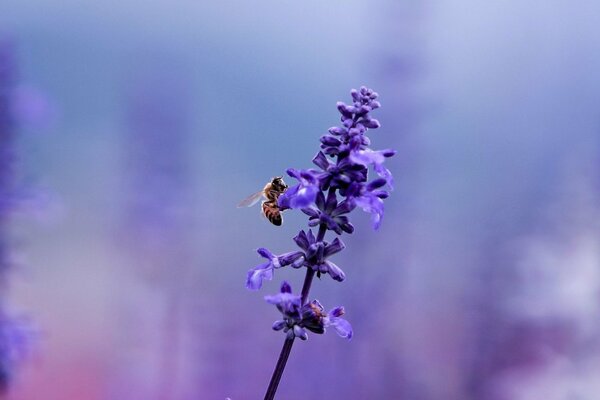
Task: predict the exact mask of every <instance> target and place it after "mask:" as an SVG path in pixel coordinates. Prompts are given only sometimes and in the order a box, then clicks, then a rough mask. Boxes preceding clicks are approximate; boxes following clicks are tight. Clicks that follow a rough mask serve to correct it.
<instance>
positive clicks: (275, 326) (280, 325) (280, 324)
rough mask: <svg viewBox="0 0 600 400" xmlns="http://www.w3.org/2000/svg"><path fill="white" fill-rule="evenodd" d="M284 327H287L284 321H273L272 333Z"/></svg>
mask: <svg viewBox="0 0 600 400" xmlns="http://www.w3.org/2000/svg"><path fill="white" fill-rule="evenodd" d="M286 325H287V323H286V322H285V321H284V320H279V321H275V322H274V323H273V330H274V331H280V330H282V329H283V328H285V326H286Z"/></svg>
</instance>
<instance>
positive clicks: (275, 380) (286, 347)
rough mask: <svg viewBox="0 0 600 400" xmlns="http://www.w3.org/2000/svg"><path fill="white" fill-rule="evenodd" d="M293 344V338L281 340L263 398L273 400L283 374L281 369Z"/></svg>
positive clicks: (283, 367)
mask: <svg viewBox="0 0 600 400" xmlns="http://www.w3.org/2000/svg"><path fill="white" fill-rule="evenodd" d="M293 344H294V338H293V337H292V338H288V337H286V339H285V341H284V342H283V348H282V349H281V353H280V354H279V360H277V365H276V366H275V370H274V371H273V376H272V377H271V382H269V387H268V388H267V393H266V394H265V400H273V399H274V398H275V392H276V391H277V386H279V381H280V380H281V376H282V375H283V370H284V369H285V364H286V363H287V360H288V357H289V356H290V352H291V351H292V345H293Z"/></svg>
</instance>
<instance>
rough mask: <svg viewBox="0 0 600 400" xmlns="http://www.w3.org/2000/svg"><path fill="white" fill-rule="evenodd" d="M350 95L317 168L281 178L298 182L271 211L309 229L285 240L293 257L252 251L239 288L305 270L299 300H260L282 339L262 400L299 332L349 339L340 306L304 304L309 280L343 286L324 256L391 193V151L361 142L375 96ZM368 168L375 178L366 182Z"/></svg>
mask: <svg viewBox="0 0 600 400" xmlns="http://www.w3.org/2000/svg"><path fill="white" fill-rule="evenodd" d="M351 95H352V104H350V105H348V104H344V103H342V102H338V104H337V108H338V111H339V112H340V114H341V122H342V124H341V126H336V127H332V128H330V129H329V131H328V134H326V135H323V136H322V137H321V146H320V147H321V150H320V151H319V152H318V153H317V155H316V156H315V157H314V158H313V163H314V164H315V165H316V166H317V167H319V168H320V169H319V170H316V169H304V170H297V169H293V168H290V169H288V171H287V174H288V175H289V176H290V177H292V178H294V179H296V180H297V181H298V183H297V184H296V185H294V186H292V187H290V188H289V189H288V190H287V191H286V192H285V193H283V194H282V195H281V196H279V199H278V206H279V209H280V210H281V211H283V210H286V209H299V210H301V211H302V212H303V213H304V214H306V215H307V216H308V217H309V218H308V226H309V229H308V230H307V231H305V230H301V231H300V232H299V233H298V235H297V236H296V237H294V238H293V240H294V242H295V243H296V245H297V246H298V247H299V248H300V250H296V251H291V252H288V253H284V254H280V255H275V254H273V253H271V251H269V250H267V249H265V248H260V249H258V250H257V251H258V253H259V254H260V255H261V256H262V257H263V258H265V259H266V261H265V262H264V263H263V264H260V265H258V266H256V267H254V268H252V269H251V270H250V271H248V274H247V279H246V287H247V288H248V289H250V290H258V289H260V288H261V287H262V284H263V281H265V280H272V279H273V276H274V273H275V270H277V269H279V268H283V267H286V266H291V267H292V268H295V269H299V268H303V267H306V275H305V277H304V283H303V285H302V290H301V292H300V295H294V294H292V288H291V286H290V284H289V283H287V282H285V281H284V282H282V284H281V288H280V292H279V293H278V294H276V295H272V296H265V300H266V301H267V302H268V303H270V304H273V305H275V306H276V307H277V309H278V310H279V312H280V313H281V315H282V319H280V320H278V321H276V322H275V323H274V324H273V330H276V331H280V330H281V331H283V332H284V333H285V334H286V338H285V341H284V344H283V347H282V349H281V353H280V355H279V359H278V361H277V364H276V366H275V370H274V371H273V375H272V377H271V381H270V383H269V386H268V388H267V392H266V394H265V400H273V399H274V398H275V394H276V391H277V387H278V386H279V382H280V380H281V377H282V375H283V371H284V369H285V366H286V363H287V360H288V357H289V355H290V352H291V350H292V345H293V343H294V340H295V339H296V338H300V339H301V340H307V339H308V332H307V331H310V332H312V333H316V334H323V333H324V332H325V331H326V329H327V328H333V329H334V330H335V331H336V333H337V334H338V335H339V336H341V337H343V338H346V339H351V338H352V335H353V332H352V327H351V325H350V323H349V322H348V321H347V320H346V319H344V318H342V316H343V315H344V314H345V310H344V308H343V307H335V308H333V309H331V310H330V311H328V312H326V311H325V309H324V307H323V306H322V305H321V303H319V301H318V300H312V301H309V300H308V299H309V293H310V289H311V286H312V283H313V280H314V277H315V275H316V276H317V277H318V278H321V276H322V275H325V274H328V275H329V276H330V277H331V278H332V279H333V280H335V281H338V282H342V281H344V280H345V279H346V274H345V273H344V271H343V270H342V269H341V268H340V267H338V266H337V265H336V264H335V263H333V262H332V261H331V260H330V257H331V256H333V255H334V254H336V253H338V252H340V251H342V250H343V249H344V248H345V247H346V246H345V245H344V243H343V242H342V240H341V239H340V238H338V237H337V236H341V235H342V234H343V233H346V234H351V233H353V232H354V226H353V225H352V224H351V223H350V220H349V218H348V214H349V213H350V212H352V211H353V210H354V209H355V208H357V207H358V208H361V209H363V211H365V212H367V213H369V214H371V220H372V223H373V227H374V228H375V229H378V228H379V226H380V225H381V220H382V218H383V213H384V209H383V200H384V199H386V198H387V197H388V196H389V192H388V190H386V189H384V187H386V186H387V187H388V188H389V190H391V189H392V185H393V179H392V174H391V172H390V171H389V170H388V169H387V168H386V167H384V166H383V163H384V161H385V159H387V158H389V157H392V156H393V155H394V154H395V151H393V150H372V149H370V148H369V145H370V143H371V141H370V139H369V138H368V137H367V136H366V135H365V133H366V132H367V131H368V130H369V129H376V128H378V127H379V121H377V120H376V119H373V118H371V116H370V112H371V111H373V110H375V109H377V108H379V107H380V106H381V105H380V103H379V102H378V101H377V100H376V99H377V97H378V95H377V93H375V92H373V91H372V90H371V89H367V88H366V87H361V88H360V90H354V89H353V90H352V91H351ZM369 169H372V170H373V171H374V172H375V173H376V175H377V177H376V178H375V179H373V180H371V181H369ZM316 226H318V227H319V228H318V232H317V235H316V237H315V235H314V234H313V231H312V229H311V228H313V227H316ZM327 231H332V232H333V233H335V235H337V236H336V237H335V238H334V239H333V240H332V241H331V242H329V241H327V240H325V236H326V233H327Z"/></svg>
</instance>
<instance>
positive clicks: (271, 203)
mask: <svg viewBox="0 0 600 400" xmlns="http://www.w3.org/2000/svg"><path fill="white" fill-rule="evenodd" d="M287 188H288V185H286V184H285V182H284V181H283V176H276V177H275V178H273V179H271V181H270V182H269V183H267V184H266V185H265V187H264V188H263V190H261V191H260V192H256V193H254V194H252V195H250V196H248V197H247V198H245V199H244V200H242V201H241V202H240V204H238V207H251V206H253V205H255V204H256V203H258V201H259V200H260V199H262V198H263V197H264V198H265V200H263V202H262V213H263V215H264V216H265V217H266V218H267V219H268V220H269V221H271V223H272V224H273V225H276V226H280V225H281V224H282V223H283V219H282V217H281V210H280V209H279V206H278V205H277V199H279V196H280V195H281V194H282V193H285V191H286V190H287Z"/></svg>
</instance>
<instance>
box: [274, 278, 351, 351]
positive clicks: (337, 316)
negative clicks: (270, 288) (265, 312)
mask: <svg viewBox="0 0 600 400" xmlns="http://www.w3.org/2000/svg"><path fill="white" fill-rule="evenodd" d="M265 300H266V301H267V303H270V304H273V305H275V306H277V309H278V310H279V312H281V314H282V316H283V319H280V320H277V321H275V323H273V330H275V331H281V330H283V332H284V333H285V334H286V335H287V337H288V338H295V337H297V338H299V339H301V340H306V339H308V333H307V330H308V331H310V332H313V333H316V334H323V333H325V331H326V328H328V327H333V329H335V331H336V333H337V334H338V335H339V336H341V337H343V338H346V339H351V338H352V326H351V325H350V323H349V322H348V321H346V320H345V319H344V318H341V316H342V315H343V314H344V307H335V308H334V309H332V310H331V311H329V312H328V313H326V312H325V309H324V308H323V306H322V305H321V303H319V301H318V300H313V301H311V302H309V303H307V304H305V305H303V306H301V305H300V296H296V295H293V294H292V288H291V287H290V285H289V283H287V282H285V281H284V282H282V284H281V289H280V292H279V293H278V294H276V295H273V296H265Z"/></svg>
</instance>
